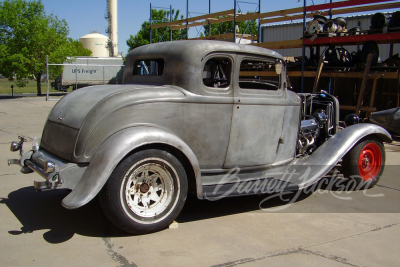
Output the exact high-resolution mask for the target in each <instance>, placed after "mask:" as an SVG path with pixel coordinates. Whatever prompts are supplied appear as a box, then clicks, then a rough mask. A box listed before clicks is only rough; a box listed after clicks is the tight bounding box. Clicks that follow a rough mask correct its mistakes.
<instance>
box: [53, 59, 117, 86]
mask: <svg viewBox="0 0 400 267" xmlns="http://www.w3.org/2000/svg"><path fill="white" fill-rule="evenodd" d="M123 64H124V62H123V58H121V57H110V58H99V57H78V58H76V59H75V61H74V62H73V63H68V64H67V65H65V66H63V68H64V69H63V72H62V73H61V75H60V76H58V77H56V79H55V80H54V82H52V83H51V87H53V88H54V90H58V91H64V92H66V91H67V90H68V88H69V87H70V86H71V87H72V90H75V89H79V88H82V87H86V86H90V85H98V84H108V83H121V81H119V82H118V79H119V77H118V76H119V75H118V74H119V73H121V74H122V71H123V66H122V65H123ZM121 76H122V75H121Z"/></svg>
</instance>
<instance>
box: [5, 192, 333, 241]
mask: <svg viewBox="0 0 400 267" xmlns="http://www.w3.org/2000/svg"><path fill="white" fill-rule="evenodd" d="M319 188H321V187H319ZM333 190H334V189H333ZM68 193H69V192H68V191H66V190H50V191H44V192H40V193H37V192H36V190H35V189H34V188H33V187H24V188H21V189H18V190H16V191H13V192H11V193H10V194H9V195H8V198H0V204H5V205H7V207H8V208H9V209H10V211H11V212H12V213H13V214H14V215H15V217H16V218H17V219H18V220H19V221H20V223H21V224H22V227H21V228H20V229H11V230H9V231H8V233H9V234H11V235H21V234H29V233H32V232H35V231H39V230H48V231H47V232H45V233H44V234H43V238H44V239H45V240H46V241H47V242H49V243H54V244H57V243H62V242H66V241H68V240H69V239H71V238H72V237H73V236H74V235H75V234H79V235H83V236H91V237H101V238H105V237H123V236H131V234H129V233H126V232H124V231H122V230H120V229H118V228H117V227H115V226H114V225H112V224H111V223H110V222H109V221H108V220H107V218H106V217H105V215H104V214H103V212H102V210H101V207H100V204H99V202H98V200H97V198H95V199H94V200H92V201H91V202H90V203H88V204H86V205H85V206H83V207H81V208H79V209H75V210H68V209H65V208H64V207H62V206H61V201H62V199H63V198H64V197H65V196H67V194H68ZM312 193H313V192H306V193H304V192H285V194H284V195H283V196H280V195H278V194H272V195H265V194H264V195H253V196H241V197H233V198H224V199H220V200H218V201H207V200H199V199H197V198H196V197H195V196H192V195H190V196H188V198H187V200H186V203H185V206H184V207H183V210H182V211H181V213H180V215H179V216H178V217H177V219H176V221H177V222H178V223H188V222H192V221H199V220H205V219H211V218H216V217H222V216H227V215H232V214H239V213H245V212H251V211H257V210H260V209H261V208H262V209H266V210H268V209H271V208H277V207H278V208H279V207H283V206H284V205H286V204H288V202H289V201H290V200H292V201H293V202H300V201H302V200H304V199H306V198H308V197H309V196H310V195H312ZM266 199H267V200H268V201H265V200H266Z"/></svg>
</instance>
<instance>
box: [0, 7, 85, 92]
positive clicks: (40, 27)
mask: <svg viewBox="0 0 400 267" xmlns="http://www.w3.org/2000/svg"><path fill="white" fill-rule="evenodd" d="M68 34H69V28H68V25H67V22H66V21H65V20H59V19H58V18H57V17H56V16H53V15H49V16H47V15H46V13H45V10H44V6H43V4H42V3H41V2H40V0H38V1H29V2H28V1H24V0H6V1H4V2H2V3H0V73H2V74H3V75H4V76H5V77H7V78H9V79H10V80H14V79H16V80H17V81H21V80H22V79H24V78H27V77H29V78H32V77H33V78H35V79H36V81H37V94H38V95H41V93H42V91H41V77H42V74H43V73H44V72H45V70H46V55H48V56H49V62H52V63H63V62H64V61H65V59H66V57H67V56H75V55H77V53H83V54H80V55H82V56H85V55H91V51H90V50H88V49H83V46H81V45H79V44H77V41H74V40H72V39H70V38H68V37H67V36H68Z"/></svg>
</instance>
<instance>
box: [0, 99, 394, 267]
mask: <svg viewBox="0 0 400 267" xmlns="http://www.w3.org/2000/svg"><path fill="white" fill-rule="evenodd" d="M55 103H56V101H48V102H46V101H45V99H44V98H18V99H7V100H5V99H3V100H1V99H0V179H1V180H0V240H1V242H0V265H1V266H28V265H29V266H221V267H222V266H223V267H227V266H237V265H240V266H248V267H250V266H252V267H253V266H266V265H268V266H291V265H292V266H398V265H399V263H400V254H399V251H400V180H399V173H400V167H399V166H398V165H400V164H399V163H400V143H399V142H395V143H393V144H386V145H385V147H386V153H387V160H386V164H387V167H386V169H385V172H384V176H383V177H382V179H381V180H380V182H379V184H378V185H377V186H375V187H374V188H373V189H370V190H367V191H365V192H364V191H357V192H355V191H351V190H350V191H343V190H341V189H340V188H326V186H325V187H324V186H323V185H321V186H320V189H319V190H317V191H316V192H315V193H312V194H302V195H300V196H298V198H297V200H296V202H294V203H293V204H291V205H288V206H285V204H286V202H285V201H283V200H282V199H279V198H277V197H275V198H272V197H271V196H269V195H267V196H265V195H264V196H252V197H240V198H231V199H223V200H220V201H216V202H210V201H199V200H197V199H195V198H193V197H189V198H188V200H187V203H186V204H185V207H184V209H183V211H182V213H181V214H180V216H179V217H178V218H177V220H176V221H177V222H178V228H177V229H167V230H164V231H161V232H158V233H154V234H149V235H142V236H130V235H129V234H126V233H124V232H122V231H120V230H118V229H117V228H116V227H114V226H113V225H111V224H110V223H109V222H108V221H107V220H106V219H105V217H104V215H103V213H102V211H101V209H100V207H99V204H98V202H97V201H96V200H94V201H92V202H91V203H89V204H87V205H86V206H84V207H82V208H79V209H77V210H67V209H64V208H63V207H62V206H61V205H60V203H61V200H62V199H63V198H64V197H65V196H66V195H67V194H68V192H67V191H65V190H54V191H45V192H41V193H36V192H35V189H34V188H33V186H32V185H33V181H34V180H38V181H41V179H42V178H41V177H39V175H37V174H28V175H24V174H21V173H20V172H19V170H20V168H19V167H18V166H17V165H12V166H7V163H6V162H7V159H9V158H17V157H18V154H17V153H16V152H10V150H9V147H10V142H11V141H13V140H16V139H17V136H18V135H24V136H26V137H28V139H29V140H28V143H27V144H26V149H29V148H30V146H31V144H30V141H31V139H32V138H33V137H35V136H36V137H40V135H41V132H42V128H43V125H44V123H45V120H46V118H47V115H48V113H49V111H50V109H51V108H52V107H53V105H54V104H55ZM267 197H271V200H269V201H263V200H265V199H266V198H267ZM287 197H288V198H290V197H293V195H289V196H287ZM260 203H261V205H260ZM260 206H261V208H262V210H261V209H260Z"/></svg>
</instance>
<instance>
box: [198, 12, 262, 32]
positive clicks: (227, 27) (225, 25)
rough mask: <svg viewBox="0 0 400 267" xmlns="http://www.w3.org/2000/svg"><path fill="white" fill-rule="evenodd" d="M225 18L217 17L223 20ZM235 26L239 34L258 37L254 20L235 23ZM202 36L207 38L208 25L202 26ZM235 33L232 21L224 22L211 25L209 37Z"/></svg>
mask: <svg viewBox="0 0 400 267" xmlns="http://www.w3.org/2000/svg"><path fill="white" fill-rule="evenodd" d="M225 17H226V16H223V17H219V18H225ZM236 25H238V26H239V33H245V34H251V35H253V36H254V35H258V26H257V22H256V21H255V20H249V21H241V22H237V23H236ZM203 27H204V31H203V34H204V35H203V36H208V35H209V34H208V25H204V26H203ZM233 32H235V30H234V28H233V21H225V22H220V23H214V24H211V35H219V34H224V33H233Z"/></svg>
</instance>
